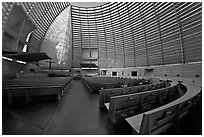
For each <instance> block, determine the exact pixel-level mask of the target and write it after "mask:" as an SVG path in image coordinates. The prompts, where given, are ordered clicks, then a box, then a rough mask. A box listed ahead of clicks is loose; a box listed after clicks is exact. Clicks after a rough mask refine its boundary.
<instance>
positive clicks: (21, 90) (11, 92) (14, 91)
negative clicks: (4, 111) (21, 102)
mask: <svg viewBox="0 0 204 137" xmlns="http://www.w3.org/2000/svg"><path fill="white" fill-rule="evenodd" d="M62 89H63V87H62V86H39V87H6V88H5V89H4V90H5V92H6V93H7V94H8V104H11V103H12V98H13V97H20V96H25V97H26V103H28V102H29V97H30V96H36V95H38V96H39V95H40V96H41V95H57V99H58V100H60V99H61V96H62Z"/></svg>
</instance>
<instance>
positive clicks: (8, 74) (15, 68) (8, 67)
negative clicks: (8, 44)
mask: <svg viewBox="0 0 204 137" xmlns="http://www.w3.org/2000/svg"><path fill="white" fill-rule="evenodd" d="M26 67H27V65H25V64H20V63H16V62H12V61H8V60H4V59H2V79H9V78H16V74H17V73H19V72H21V71H25V70H26Z"/></svg>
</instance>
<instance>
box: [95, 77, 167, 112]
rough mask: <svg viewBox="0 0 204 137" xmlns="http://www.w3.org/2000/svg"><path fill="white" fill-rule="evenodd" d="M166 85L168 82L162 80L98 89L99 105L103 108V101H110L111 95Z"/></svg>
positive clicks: (142, 90) (148, 89)
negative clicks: (145, 83)
mask: <svg viewBox="0 0 204 137" xmlns="http://www.w3.org/2000/svg"><path fill="white" fill-rule="evenodd" d="M168 86H170V83H168V82H167V81H162V82H160V83H153V84H147V85H139V86H133V87H123V88H111V89H102V90H100V91H99V107H100V108H104V107H105V103H108V102H110V98H111V97H113V96H119V95H124V94H131V93H139V92H144V91H150V90H154V89H160V88H165V87H168Z"/></svg>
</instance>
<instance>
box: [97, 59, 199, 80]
mask: <svg viewBox="0 0 204 137" xmlns="http://www.w3.org/2000/svg"><path fill="white" fill-rule="evenodd" d="M102 70H107V76H112V72H117V76H119V77H122V76H124V77H129V76H131V73H132V71H137V76H157V77H164V76H167V77H188V78H190V77H193V78H194V77H196V75H197V77H198V76H199V77H200V78H201V77H202V64H201V63H197V64H183V65H169V66H152V67H143V68H134V67H131V68H109V69H100V74H102V72H101V71H102ZM122 73H123V75H122Z"/></svg>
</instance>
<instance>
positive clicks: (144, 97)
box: [105, 85, 179, 123]
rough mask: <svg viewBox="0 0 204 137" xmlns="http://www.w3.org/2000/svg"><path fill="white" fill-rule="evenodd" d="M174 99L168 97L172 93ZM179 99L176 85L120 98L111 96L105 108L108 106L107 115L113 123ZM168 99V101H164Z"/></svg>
mask: <svg viewBox="0 0 204 137" xmlns="http://www.w3.org/2000/svg"><path fill="white" fill-rule="evenodd" d="M172 90H173V93H174V94H173V95H172V96H174V98H172V97H170V93H172ZM178 97H179V92H178V85H175V86H172V87H167V88H162V89H156V90H151V91H146V92H140V93H133V94H126V95H120V96H113V97H111V98H110V103H109V105H107V103H105V104H106V105H105V106H109V108H108V113H109V118H110V120H111V121H112V122H113V123H116V122H117V121H119V120H121V119H124V118H127V117H130V116H133V115H136V114H138V113H142V112H144V111H148V110H151V109H154V108H156V107H158V106H161V105H164V104H166V103H168V102H170V101H172V100H175V99H177V98H178ZM165 98H169V99H168V100H164V99H165ZM170 99H171V100H170Z"/></svg>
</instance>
